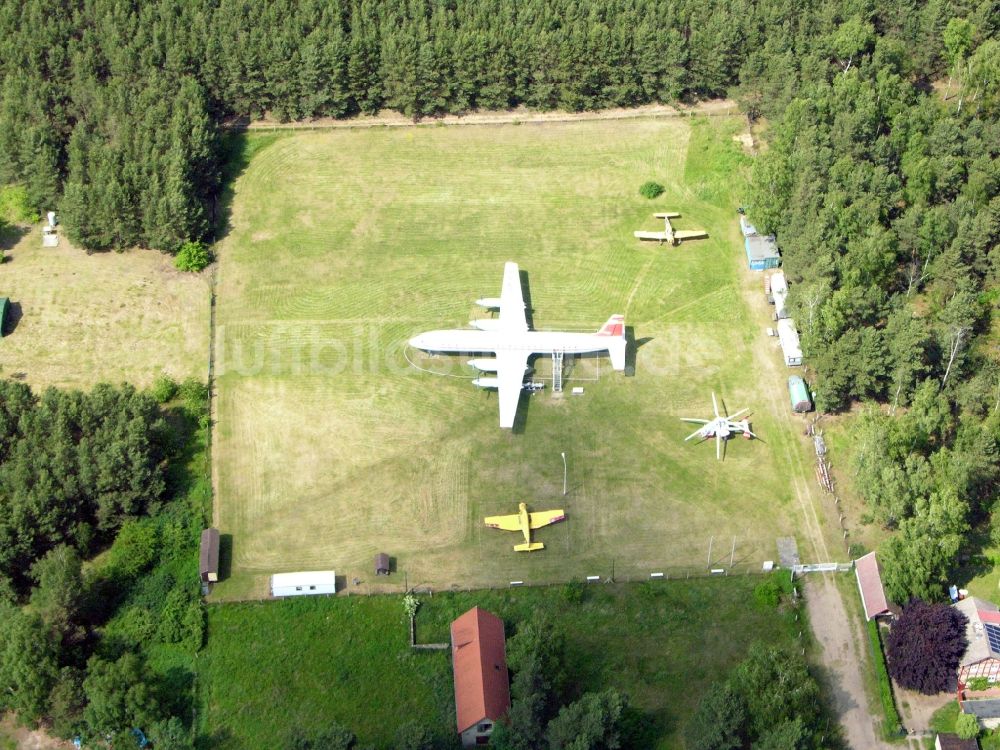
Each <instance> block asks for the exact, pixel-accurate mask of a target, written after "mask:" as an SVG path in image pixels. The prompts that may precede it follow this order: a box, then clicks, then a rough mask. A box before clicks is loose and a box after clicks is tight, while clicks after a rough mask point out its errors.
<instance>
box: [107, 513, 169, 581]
mask: <svg viewBox="0 0 1000 750" xmlns="http://www.w3.org/2000/svg"><path fill="white" fill-rule="evenodd" d="M156 531H157V530H156V527H155V526H154V525H153V524H151V523H149V522H145V523H144V522H142V521H126V522H125V523H124V524H123V525H122V527H121V529H120V530H119V531H118V537H117V538H116V539H115V543H114V544H112V545H111V552H110V553H109V555H108V565H109V567H110V568H111V569H112V570H113V571H114V572H115V573H117V574H118V575H120V576H122V577H123V578H126V579H132V578H135V577H136V576H138V575H139V574H140V573H142V572H143V571H145V570H146V569H148V568H149V566H150V565H152V564H153V562H154V561H155V560H156V550H157V533H156Z"/></svg>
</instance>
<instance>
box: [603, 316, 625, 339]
mask: <svg viewBox="0 0 1000 750" xmlns="http://www.w3.org/2000/svg"><path fill="white" fill-rule="evenodd" d="M597 335H598V336H621V337H622V338H625V316H624V315H612V316H611V317H610V318H608V322H607V323H605V324H604V325H603V326H601V330H599V331H598V332H597Z"/></svg>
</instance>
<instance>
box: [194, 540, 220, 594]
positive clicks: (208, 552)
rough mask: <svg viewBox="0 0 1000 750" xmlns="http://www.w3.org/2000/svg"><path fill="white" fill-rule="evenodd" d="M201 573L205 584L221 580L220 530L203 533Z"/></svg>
mask: <svg viewBox="0 0 1000 750" xmlns="http://www.w3.org/2000/svg"><path fill="white" fill-rule="evenodd" d="M199 571H200V573H201V580H202V582H203V583H215V582H216V581H218V580H219V530H218V529H215V528H209V529H205V530H204V531H203V532H201V559H200V563H199Z"/></svg>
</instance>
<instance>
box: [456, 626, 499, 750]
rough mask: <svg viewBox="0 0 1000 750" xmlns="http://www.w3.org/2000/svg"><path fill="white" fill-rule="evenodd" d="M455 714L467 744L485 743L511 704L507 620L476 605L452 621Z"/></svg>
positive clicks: (471, 745)
mask: <svg viewBox="0 0 1000 750" xmlns="http://www.w3.org/2000/svg"><path fill="white" fill-rule="evenodd" d="M451 659H452V669H453V671H454V675H455V715H456V725H457V729H458V733H459V734H460V735H461V737H462V746H463V747H473V746H475V745H485V744H487V743H488V742H489V737H490V734H492V733H493V725H494V724H495V723H496V721H497V720H498V719H499V718H500V717H501V716H503V715H504V714H506V713H507V710H508V709H509V708H510V678H509V677H508V674H507V652H506V641H505V638H504V632H503V621H502V620H501V619H500V618H499V617H497V616H496V615H494V614H490V613H489V612H487V611H485V610H482V609H480V608H479V607H473V608H472V609H470V610H469V611H468V612H466V613H465V614H464V615H462V616H461V617H459V618H458V619H456V620H455V621H454V622H453V623H452V624H451Z"/></svg>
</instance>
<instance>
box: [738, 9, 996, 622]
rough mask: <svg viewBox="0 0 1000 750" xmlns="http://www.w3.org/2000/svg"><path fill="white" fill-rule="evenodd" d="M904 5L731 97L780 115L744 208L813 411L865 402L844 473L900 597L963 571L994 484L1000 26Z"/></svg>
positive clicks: (857, 24) (977, 16) (785, 61)
mask: <svg viewBox="0 0 1000 750" xmlns="http://www.w3.org/2000/svg"><path fill="white" fill-rule="evenodd" d="M908 7H909V6H908ZM911 10H912V11H913V12H909V11H907V12H899V10H898V9H897V10H894V11H892V14H891V15H890V14H889V12H888V11H889V9H888V8H886V9H885V11H884V12H883V11H880V10H879V9H878V8H876V9H875V10H874V11H873V12H870V13H865V14H863V15H860V16H858V17H856V18H853V19H848V20H846V21H845V22H844V23H842V24H841V25H840V27H839V28H838V30H837V32H836V33H835V34H834V35H833V36H832V37H831V38H830V39H829V40H828V42H827V43H825V44H819V45H816V46H815V47H814V48H813V51H812V53H811V54H808V55H807V56H806V57H804V58H800V57H796V56H792V55H789V54H787V50H782V49H781V48H780V47H778V48H774V44H777V42H774V43H773V44H772V49H771V53H772V54H771V55H769V56H768V58H767V59H766V60H765V59H763V58H762V59H760V60H758V61H756V62H755V63H752V64H754V65H758V66H759V67H760V69H762V70H764V71H765V72H764V74H763V75H762V76H761V77H760V78H758V79H757V80H756V81H750V82H746V83H742V84H741V88H740V92H739V96H740V97H741V99H742V100H743V101H744V104H745V106H746V107H747V109H748V111H750V112H756V113H759V114H762V115H765V116H767V117H768V118H770V122H771V126H770V128H769V129H768V130H767V133H766V139H767V143H768V149H767V151H766V152H765V153H763V154H762V155H761V156H760V157H759V158H758V159H757V160H756V162H755V164H754V167H753V174H752V181H751V182H752V184H751V189H750V192H749V195H748V212H749V213H750V214H751V216H752V218H753V219H754V221H755V223H757V224H758V226H760V227H761V228H762V229H764V230H765V231H775V232H776V233H777V235H778V241H779V245H780V246H781V249H782V252H783V255H784V266H785V270H786V273H787V275H788V277H789V279H790V280H791V282H792V285H791V288H790V292H789V307H790V309H791V310H792V312H793V315H794V317H795V320H796V324H797V326H798V328H799V330H800V332H801V337H802V345H803V349H804V352H805V354H806V357H807V362H808V365H809V371H810V375H811V377H812V378H813V380H814V385H815V389H816V401H817V406H818V408H819V409H820V410H822V411H827V412H838V411H843V410H846V409H848V408H849V407H850V406H851V405H852V404H853V403H856V402H858V401H862V402H866V403H867V404H868V406H867V407H866V408H865V409H863V410H862V414H861V416H860V418H859V419H857V420H856V422H855V424H854V426H853V428H852V429H853V436H852V437H853V438H854V439H853V441H852V442H853V444H854V447H853V451H852V452H853V459H852V461H851V464H850V465H849V466H845V467H844V468H845V469H848V470H849V472H850V474H852V475H853V477H854V482H855V486H856V488H857V489H858V490H859V491H860V493H861V494H862V495H863V496H864V497H865V499H866V500H867V513H866V517H865V519H864V520H866V521H870V522H875V523H878V524H880V525H882V526H884V527H885V528H887V529H890V530H892V531H893V532H894V533H893V534H892V535H891V537H890V538H889V539H888V541H887V542H886V543H885V544H884V545H883V546H882V549H881V550H880V560H881V562H882V565H883V569H884V570H883V573H884V581H885V585H886V588H887V591H888V593H889V595H890V597H891V598H892V599H894V600H895V601H897V602H899V603H906V602H907V601H908V600H909V599H910V598H911V597H919V598H922V599H926V600H936V599H940V598H942V597H943V595H944V589H945V585H946V584H947V583H948V582H949V581H952V580H954V578H955V576H961V575H963V574H962V573H960V572H959V568H960V560H961V558H962V557H963V556H965V557H968V556H969V555H974V554H975V553H976V552H977V549H978V547H979V546H980V545H981V544H983V541H982V540H983V538H984V536H986V535H985V534H983V533H970V532H988V531H989V529H990V528H991V521H990V516H991V513H992V512H993V509H994V504H995V502H996V499H997V493H996V482H997V479H998V478H1000V447H998V446H1000V358H998V357H997V340H996V336H995V334H994V333H993V332H992V324H993V321H994V318H995V315H996V310H997V301H998V299H1000V289H998V282H1000V118H998V114H1000V43H998V28H1000V19H998V17H997V15H996V13H995V12H994V11H993V7H992V5H991V4H989V3H978V4H977V3H958V4H949V5H947V6H946V5H944V4H937V3H928V4H926V5H924V6H923V7H922V8H918V7H916V6H914V7H912V9H911ZM767 66H772V67H775V66H776V67H778V68H781V67H785V68H787V70H788V74H789V76H790V77H791V78H793V79H796V80H797V84H796V86H795V87H794V88H778V89H776V88H774V87H773V86H772V85H771V83H773V82H776V81H777V80H778V79H777V78H775V77H774V76H772V75H770V74H768V73H767V72H766V67H767ZM993 528H994V529H996V531H994V540H995V541H997V540H1000V527H997V526H996V525H993ZM964 575H968V573H966V574H964Z"/></svg>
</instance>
